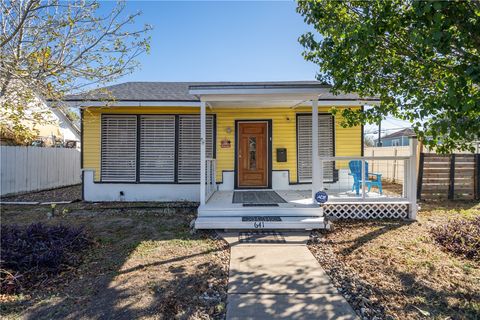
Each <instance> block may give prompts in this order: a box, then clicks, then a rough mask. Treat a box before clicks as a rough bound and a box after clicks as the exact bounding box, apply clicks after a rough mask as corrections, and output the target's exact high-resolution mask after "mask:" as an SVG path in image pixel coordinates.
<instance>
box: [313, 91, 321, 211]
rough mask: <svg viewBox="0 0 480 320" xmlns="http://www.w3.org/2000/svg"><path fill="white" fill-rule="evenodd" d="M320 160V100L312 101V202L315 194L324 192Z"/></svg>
mask: <svg viewBox="0 0 480 320" xmlns="http://www.w3.org/2000/svg"><path fill="white" fill-rule="evenodd" d="M320 170H321V166H320V161H319V159H318V99H314V100H312V200H313V201H314V202H315V193H317V191H320V190H323V178H322V177H321V176H322V175H321V172H320Z"/></svg>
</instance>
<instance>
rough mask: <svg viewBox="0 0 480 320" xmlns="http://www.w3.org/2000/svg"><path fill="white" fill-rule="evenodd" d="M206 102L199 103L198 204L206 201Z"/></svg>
mask: <svg viewBox="0 0 480 320" xmlns="http://www.w3.org/2000/svg"><path fill="white" fill-rule="evenodd" d="M206 107H207V106H206V103H205V102H204V101H202V103H201V104H200V205H204V204H205V202H206V195H205V191H206V188H205V187H206V186H205V183H206V181H207V177H206V176H205V174H206V168H205V166H206V165H207V160H206V150H207V148H206V141H207V109H206Z"/></svg>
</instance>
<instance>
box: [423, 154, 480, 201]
mask: <svg viewBox="0 0 480 320" xmlns="http://www.w3.org/2000/svg"><path fill="white" fill-rule="evenodd" d="M479 180H480V154H452V155H446V156H442V155H438V154H435V153H421V154H420V163H419V168H418V184H417V197H418V198H419V199H452V200H453V199H480V192H479Z"/></svg>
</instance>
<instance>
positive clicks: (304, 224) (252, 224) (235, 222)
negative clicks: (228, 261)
mask: <svg viewBox="0 0 480 320" xmlns="http://www.w3.org/2000/svg"><path fill="white" fill-rule="evenodd" d="M257 216H260V215H259V214H258V213H257ZM245 217H251V216H243V217H242V216H231V217H205V216H201V217H198V218H197V219H196V220H195V229H228V230H236V229H243V230H259V229H268V230H279V229H283V230H294V229H297V230H312V229H330V222H328V221H326V220H325V219H324V218H323V217H318V216H303V217H288V216H279V218H280V219H281V221H268V220H270V219H262V218H261V217H260V219H254V220H255V221H244V220H245V219H242V218H245ZM266 217H271V216H266ZM265 220H266V221H265Z"/></svg>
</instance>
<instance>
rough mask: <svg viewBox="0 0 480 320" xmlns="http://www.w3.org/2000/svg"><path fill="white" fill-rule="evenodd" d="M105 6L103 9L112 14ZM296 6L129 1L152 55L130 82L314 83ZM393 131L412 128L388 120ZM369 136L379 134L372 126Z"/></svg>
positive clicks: (307, 28) (105, 4) (304, 27)
mask: <svg viewBox="0 0 480 320" xmlns="http://www.w3.org/2000/svg"><path fill="white" fill-rule="evenodd" d="M114 5H115V2H113V1H103V2H102V6H101V9H100V10H111V8H112V7H113V6H114ZM295 9H296V4H295V2H294V1H128V2H127V7H126V9H125V12H128V13H134V12H137V11H141V12H142V15H141V16H139V17H138V18H137V20H136V23H137V24H138V25H139V26H142V25H144V24H150V25H151V26H152V27H153V30H152V31H151V33H150V35H151V43H150V45H151V52H150V54H144V55H143V56H140V57H139V61H140V63H141V67H140V69H138V70H136V71H135V72H134V73H133V74H130V75H126V76H124V77H122V78H121V79H119V80H118V81H117V83H120V82H127V81H281V80H284V81H292V80H315V77H316V74H317V71H318V67H317V66H316V65H315V64H313V63H311V62H307V61H305V60H304V59H303V57H302V51H303V48H302V46H301V45H300V44H299V43H298V37H299V36H301V35H302V34H303V33H305V32H307V31H313V28H312V27H311V26H308V25H307V24H306V23H305V22H304V21H303V17H302V16H301V15H299V14H298V13H297V12H296V10H295ZM382 125H383V128H384V129H388V130H389V131H390V132H392V131H394V129H396V128H402V127H405V126H408V123H405V122H400V123H399V122H398V121H389V122H387V121H385V122H384V123H382ZM366 132H375V126H368V127H367V128H366Z"/></svg>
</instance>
